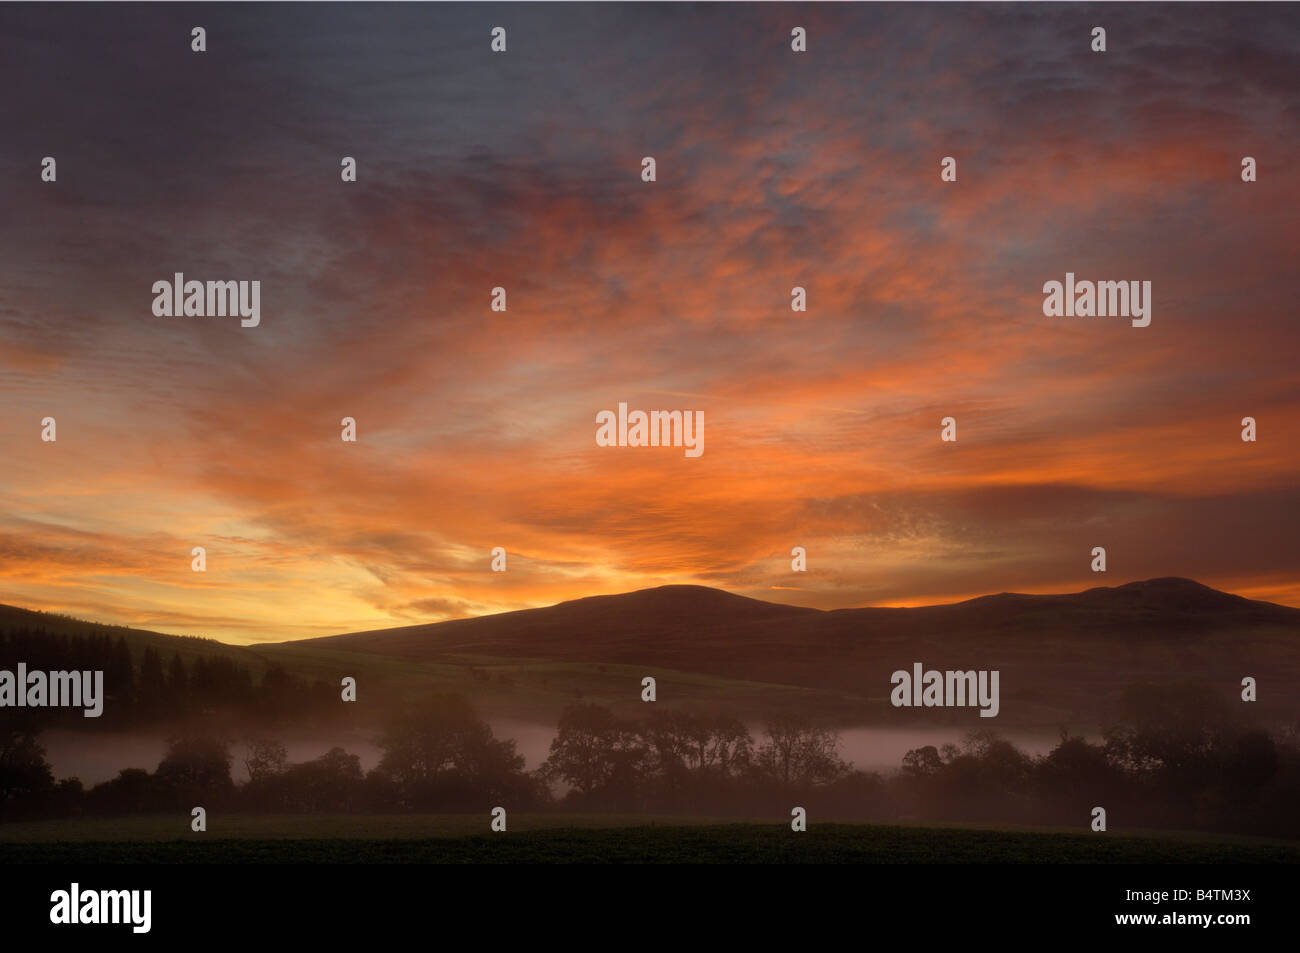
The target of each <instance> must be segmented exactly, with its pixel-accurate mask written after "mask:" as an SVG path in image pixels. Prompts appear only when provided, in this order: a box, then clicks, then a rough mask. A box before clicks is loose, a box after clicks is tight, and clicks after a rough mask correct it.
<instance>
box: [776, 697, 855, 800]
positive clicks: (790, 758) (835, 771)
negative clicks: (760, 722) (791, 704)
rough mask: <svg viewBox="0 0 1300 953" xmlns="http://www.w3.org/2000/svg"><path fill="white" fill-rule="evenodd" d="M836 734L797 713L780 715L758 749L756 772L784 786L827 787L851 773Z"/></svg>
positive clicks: (850, 767)
mask: <svg viewBox="0 0 1300 953" xmlns="http://www.w3.org/2000/svg"><path fill="white" fill-rule="evenodd" d="M838 748H839V735H837V734H836V733H835V732H833V731H831V730H830V729H828V728H822V727H819V726H817V725H815V724H813V723H812V722H811V721H810V720H808V719H807V718H804V717H803V716H801V715H796V714H787V715H780V716H778V717H777V718H774V719H773V720H772V721H770V722H769V723H768V725H767V741H766V742H765V743H764V744H763V746H762V747H761V748H759V750H758V756H757V765H758V769H759V771H760V772H761V773H762V774H764V775H766V776H767V777H769V778H771V779H773V780H775V781H779V782H780V783H781V784H783V785H787V786H795V787H806V786H809V785H818V784H829V783H831V782H833V781H835V780H836V779H838V778H841V777H843V776H844V775H845V774H847V773H848V772H849V771H851V770H852V766H851V765H849V764H846V763H845V762H844V761H843V760H841V758H840V756H839V753H838V751H837V749H838Z"/></svg>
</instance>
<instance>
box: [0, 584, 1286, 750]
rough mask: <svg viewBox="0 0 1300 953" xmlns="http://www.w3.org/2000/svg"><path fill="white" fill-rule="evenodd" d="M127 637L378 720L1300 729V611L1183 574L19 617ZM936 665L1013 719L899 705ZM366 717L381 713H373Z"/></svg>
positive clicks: (3, 615)
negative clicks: (412, 708)
mask: <svg viewBox="0 0 1300 953" xmlns="http://www.w3.org/2000/svg"><path fill="white" fill-rule="evenodd" d="M6 625H23V626H37V627H43V628H45V629H47V630H48V631H51V632H52V633H55V634H57V633H65V632H66V633H73V632H79V633H85V632H92V631H93V632H100V633H109V634H112V635H114V637H116V636H117V635H122V636H123V637H125V638H126V639H127V642H128V644H129V645H130V646H131V648H132V651H133V652H135V653H139V652H142V651H143V648H144V646H146V645H153V646H154V647H155V648H158V649H159V650H160V651H162V652H164V654H167V653H170V652H172V651H175V652H179V653H180V654H181V655H182V657H184V658H186V659H187V660H189V659H192V658H193V657H194V656H195V655H198V654H222V655H228V656H231V657H233V658H235V659H237V660H238V661H240V662H241V663H242V664H245V665H248V666H250V667H251V668H252V669H253V670H254V672H255V673H257V672H261V671H265V670H266V668H268V667H269V666H270V665H272V664H279V665H282V666H283V667H284V668H285V669H287V670H288V671H290V672H292V673H294V674H297V675H300V676H303V677H306V678H309V679H321V680H324V681H326V682H329V683H333V684H337V683H338V680H339V679H340V678H341V677H342V676H345V675H350V676H354V677H356V678H357V679H358V684H359V686H360V697H361V699H363V700H366V701H368V702H370V704H367V705H364V706H361V707H362V709H365V710H368V711H371V712H374V713H376V714H377V713H379V712H380V711H381V710H382V709H383V708H385V707H388V706H391V705H394V704H401V703H404V702H407V701H410V700H413V699H415V698H418V697H420V696H422V695H426V694H428V693H429V692H431V691H457V692H460V693H462V694H465V695H467V696H468V697H470V698H471V699H472V700H473V701H474V702H475V704H476V705H478V707H479V708H480V710H481V711H483V712H484V714H487V715H498V716H511V717H527V718H540V719H545V720H547V721H551V720H553V718H554V717H555V715H556V714H558V712H559V710H560V709H561V708H563V707H564V705H566V704H569V703H571V702H573V701H597V702H600V703H602V704H607V705H610V706H612V707H615V708H619V709H622V710H625V711H629V712H630V711H637V710H640V709H641V708H642V707H643V706H642V703H641V702H640V685H641V679H642V677H644V676H645V675H653V676H655V678H656V679H657V680H658V683H659V699H660V701H661V702H663V703H667V704H670V705H672V704H685V705H688V706H691V707H696V708H713V709H718V710H723V711H727V712H731V713H733V714H736V715H738V716H740V717H744V718H757V717H761V716H762V715H764V714H770V713H772V712H775V711H778V710H797V711H804V712H815V713H818V714H821V715H823V716H825V717H827V718H831V719H834V720H836V721H839V722H841V723H844V724H851V723H883V724H890V723H894V724H909V725H910V724H916V723H918V722H927V723H954V724H962V725H965V726H967V727H981V728H987V727H999V728H1001V727H1013V726H1014V727H1030V726H1033V727H1049V728H1054V727H1057V726H1064V727H1069V728H1071V729H1072V730H1076V731H1091V730H1095V728H1096V726H1097V725H1099V724H1102V723H1104V722H1105V721H1107V720H1108V719H1109V718H1110V717H1111V716H1112V714H1113V713H1114V710H1115V705H1116V704H1117V702H1118V700H1119V698H1120V696H1121V694H1122V693H1123V691H1124V690H1125V689H1126V688H1127V687H1128V686H1130V685H1133V684H1137V683H1143V682H1158V683H1171V682H1180V681H1198V682H1205V683H1209V684H1211V685H1213V686H1215V687H1216V688H1217V689H1218V690H1220V691H1221V692H1222V694H1223V696H1224V697H1225V698H1227V699H1230V700H1233V701H1235V700H1236V699H1237V698H1238V694H1239V691H1240V688H1239V686H1240V682H1241V679H1242V677H1244V676H1247V675H1250V676H1253V677H1255V678H1256V679H1257V680H1258V682H1259V702H1258V703H1257V705H1253V706H1251V708H1250V709H1249V712H1250V713H1251V714H1253V715H1257V716H1259V717H1260V718H1261V719H1264V720H1267V721H1273V722H1279V721H1286V722H1291V723H1294V722H1295V721H1296V720H1297V718H1300V704H1298V702H1297V699H1300V609H1293V608H1288V607H1285V606H1278V605H1273V604H1271V603H1265V602H1256V601H1252V600H1249V599H1244V598H1242V597H1240V596H1236V595H1232V594H1229V593H1224V592H1220V591H1218V590H1215V589H1212V588H1209V587H1207V586H1203V585H1201V584H1199V583H1196V582H1193V581H1191V580H1187V579H1177V578H1166V579H1152V580H1147V581H1144V582H1133V583H1129V584H1127V585H1122V586H1117V587H1102V588H1096V589H1089V590H1087V591H1084V592H1079V593H1070V594H1063V595H1024V594H1017V593H999V594H996V595H989V596H982V597H980V598H976V599H971V600H968V601H965V602H959V603H954V604H951V605H938V606H926V607H918V608H890V609H882V608H866V609H839V610H833V611H822V610H818V609H809V608H801V607H797V606H787V605H779V604H775V603H768V602H763V601H761V600H757V599H750V598H746V597H743V596H738V595H733V594H731V593H727V592H723V591H721V590H717V589H710V588H706V587H701V586H664V587H660V588H656V589H646V590H641V591H637V592H629V593H624V594H620V595H610V596H594V597H590V598H585V599H577V600H573V601H570V602H563V603H560V604H558V605H555V606H550V607H546V608H540V609H528V610H522V611H518V612H507V613H502V614H498V615H491V616H483V617H479V618H474V619H461V620H454V621H448V622H439V623H432V624H426V625H415V626H404V627H400V628H393V629H381V630H375V631H368V632H353V633H347V634H343V635H336V636H328V637H325V638H318V639H308V640H302V641H296V642H287V643H278V644H263V645H256V646H233V645H226V644H224V643H221V642H217V641H214V640H207V639H192V638H180V637H176V636H169V635H163V634H161V633H155V632H144V631H141V630H135V629H129V628H123V627H118V626H104V625H99V624H96V623H88V622H80V621H78V620H73V619H67V618H66V617H62V616H54V615H49V614H46V613H34V612H30V611H28V610H22V609H14V608H11V607H0V626H6ZM915 662H920V663H923V664H924V665H925V667H926V668H937V669H963V670H965V669H997V670H998V671H999V672H1000V673H1001V712H1000V714H999V716H998V717H997V719H980V718H979V717H978V714H977V712H976V711H975V710H974V709H960V710H954V709H895V708H893V707H891V706H890V705H889V702H888V696H889V691H890V688H891V682H890V676H891V674H892V673H893V672H894V671H895V670H898V669H910V667H911V666H912V664H913V663H915ZM358 714H359V715H360V714H363V712H362V711H358Z"/></svg>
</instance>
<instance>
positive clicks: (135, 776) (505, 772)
mask: <svg viewBox="0 0 1300 953" xmlns="http://www.w3.org/2000/svg"><path fill="white" fill-rule="evenodd" d="M1123 708H1124V711H1123V716H1122V718H1120V719H1119V720H1117V721H1116V723H1115V724H1113V725H1112V726H1110V727H1109V728H1107V729H1106V731H1105V733H1104V736H1103V738H1102V739H1101V740H1100V741H1089V740H1087V739H1085V738H1083V737H1079V736H1072V735H1070V734H1069V733H1068V732H1062V734H1061V739H1060V741H1059V743H1058V744H1057V745H1056V746H1055V747H1053V748H1052V750H1051V751H1050V752H1048V753H1047V754H1044V755H1031V754H1027V753H1026V752H1024V751H1022V750H1020V749H1019V748H1017V747H1016V746H1015V745H1014V744H1012V743H1011V742H1009V741H1007V740H1005V739H1003V738H1001V737H999V736H998V735H997V734H995V733H993V732H991V731H987V730H984V731H977V732H973V733H971V734H969V735H967V736H966V738H965V739H963V740H962V741H961V742H959V743H954V744H951V745H944V746H942V747H939V748H936V747H933V746H926V747H922V748H917V749H914V750H912V751H909V752H908V753H907V754H906V756H905V757H904V758H903V762H902V765H901V766H900V769H899V770H898V771H897V772H894V773H892V774H882V773H878V772H865V771H861V770H857V769H855V768H854V767H853V765H851V764H849V763H847V762H845V761H844V760H843V759H842V758H841V757H840V755H839V754H838V747H839V737H838V734H837V733H836V732H835V731H834V730H832V729H830V728H828V727H825V726H822V725H818V724H816V723H815V722H813V721H812V720H810V719H807V718H804V717H801V716H798V715H789V714H785V715H780V716H777V717H774V718H772V719H770V720H769V721H768V722H767V724H766V726H765V729H764V731H763V732H762V733H761V734H760V736H759V737H758V738H755V737H754V736H753V735H752V734H751V733H750V731H749V730H748V729H747V728H746V726H745V725H744V724H742V723H741V722H740V721H738V720H737V719H735V718H732V717H730V716H726V715H710V714H703V713H694V712H687V711H681V710H676V709H656V710H654V711H652V712H651V713H649V714H648V715H646V716H644V717H640V718H627V717H623V716H620V715H618V714H616V713H615V712H613V711H611V710H609V709H608V708H604V707H602V706H600V705H595V704H575V705H570V706H569V707H568V708H566V709H565V710H564V712H563V713H562V714H561V717H560V720H559V724H558V727H557V732H556V735H555V737H554V739H553V741H552V743H551V746H550V751H549V755H548V757H547V759H546V761H545V762H544V763H543V764H542V765H541V766H540V767H539V768H537V769H536V770H534V771H526V770H525V764H524V759H523V757H522V756H521V755H520V754H519V753H518V752H517V751H516V746H515V742H514V741H512V740H510V739H502V738H497V737H496V736H495V735H494V733H493V731H492V729H491V727H490V726H489V725H488V724H487V722H485V721H484V720H483V719H481V718H480V717H479V716H478V714H477V713H476V712H475V710H474V708H473V707H472V705H470V703H469V702H467V701H466V700H465V699H464V698H462V697H460V696H457V695H434V696H431V697H430V698H429V699H427V700H426V701H425V702H424V703H423V704H421V705H418V706H415V707H410V708H405V709H401V710H398V711H394V712H392V713H390V715H389V717H388V718H387V720H386V721H385V723H384V725H383V727H382V729H381V731H380V734H379V736H378V738H377V739H376V743H377V746H378V748H379V751H380V752H381V756H380V759H379V763H378V764H377V766H376V767H375V768H373V769H372V770H370V771H365V770H363V768H362V765H361V759H360V758H359V756H357V755H355V754H350V753H348V752H347V751H345V750H343V749H342V748H333V749H331V750H330V751H328V752H327V753H325V754H324V755H322V756H320V757H319V758H316V759H313V760H310V761H305V762H300V763H290V762H289V761H288V758H287V753H286V750H285V748H284V746H283V745H282V744H280V743H279V742H278V741H276V740H275V739H273V738H270V737H265V736H254V737H245V738H243V739H242V740H238V741H237V740H234V739H228V738H222V737H217V736H213V735H211V734H203V735H184V736H178V737H176V738H174V739H172V741H171V742H170V744H169V747H168V749H167V752H166V754H165V755H164V756H163V758H162V760H161V761H160V763H159V764H158V766H157V767H156V769H155V770H154V771H152V772H149V771H146V770H144V769H142V768H128V769H125V770H123V771H122V772H120V774H119V775H118V776H117V777H116V778H114V779H112V780H110V781H107V782H104V783H102V784H97V785H95V786H93V787H91V788H89V789H83V788H82V785H81V784H80V782H79V781H77V780H76V779H64V780H61V781H55V779H54V777H53V774H52V772H51V769H50V766H49V765H48V763H46V762H45V759H44V752H43V750H42V749H41V746H40V744H39V737H38V733H37V732H36V731H35V730H33V729H31V728H30V727H28V728H19V727H17V726H14V727H10V728H8V729H5V730H4V731H0V818H5V817H8V818H16V817H37V816H68V815H75V814H83V813H84V814H105V815H113V814H126V813H139V812H170V811H177V812H181V813H182V814H183V815H185V816H188V812H189V810H190V809H191V808H192V807H195V806H203V807H205V808H207V809H208V810H209V811H212V810H227V811H249V812H314V813H316V812H318V813H328V812H359V813H384V812H398V811H407V812H429V813H438V812H444V813H458V812H474V813H477V812H487V811H489V810H490V809H491V808H493V807H495V806H498V805H501V806H505V807H506V808H507V809H508V810H511V811H544V810H555V811H563V812H579V811H582V812H589V811H610V812H619V813H670V814H671V813H678V814H684V813H689V814H705V815H713V816H740V817H788V816H789V813H790V809H791V807H793V806H795V805H798V806H802V807H804V808H806V809H807V810H808V812H809V814H810V816H813V817H821V818H826V819H829V818H839V819H845V820H850V819H856V820H873V821H882V822H885V821H887V822H909V821H921V820H925V821H957V822H987V823H1014V824H1058V825H1062V826H1066V827H1075V828H1079V829H1086V826H1085V825H1087V824H1088V822H1089V819H1090V814H1091V811H1092V809H1093V808H1094V807H1098V806H1100V807H1104V808H1105V809H1106V811H1107V815H1108V818H1109V823H1110V825H1111V826H1112V828H1113V829H1121V828H1134V827H1174V828H1185V829H1208V830H1224V831H1238V832H1246V833H1263V834H1270V835H1274V836H1277V835H1281V836H1300V823H1297V818H1296V812H1295V810H1294V805H1295V804H1296V803H1297V800H1298V799H1300V737H1298V736H1297V733H1296V732H1295V731H1293V730H1281V731H1274V732H1273V733H1272V734H1270V733H1269V732H1266V731H1264V730H1262V729H1260V728H1258V727H1253V726H1251V725H1249V724H1248V723H1246V722H1244V721H1242V720H1241V719H1240V718H1239V717H1238V716H1236V715H1235V714H1234V713H1233V712H1232V711H1230V710H1229V708H1228V707H1227V706H1226V705H1225V704H1224V703H1223V702H1222V701H1221V700H1219V698H1218V696H1217V695H1215V694H1214V693H1213V692H1211V691H1209V690H1207V689H1204V688H1202V687H1198V686H1140V687H1137V688H1135V689H1133V690H1131V691H1130V692H1129V693H1128V694H1127V695H1126V697H1125V699H1124V706H1123ZM235 752H238V753H235ZM236 759H238V760H239V761H240V762H241V763H242V766H243V768H244V769H245V773H246V774H247V776H248V777H247V780H246V781H243V782H242V783H236V782H235V781H234V780H233V776H232V773H231V769H232V765H233V764H234V763H235V761H236Z"/></svg>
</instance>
